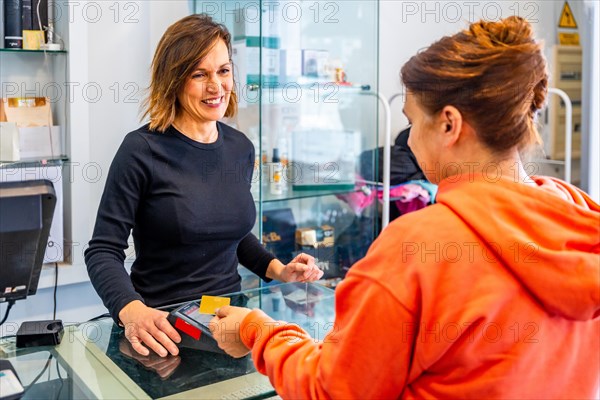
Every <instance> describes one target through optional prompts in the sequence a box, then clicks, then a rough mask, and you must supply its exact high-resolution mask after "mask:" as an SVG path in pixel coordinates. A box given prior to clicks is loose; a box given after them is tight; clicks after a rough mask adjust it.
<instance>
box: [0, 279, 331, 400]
mask: <svg viewBox="0 0 600 400" xmlns="http://www.w3.org/2000/svg"><path fill="white" fill-rule="evenodd" d="M224 296H231V297H236V298H240V297H243V298H244V299H245V306H246V307H249V308H259V309H261V310H263V311H264V312H265V313H266V314H268V315H269V316H271V317H272V318H274V319H275V320H280V321H286V322H287V323H290V324H296V325H298V326H299V327H301V328H303V329H304V330H306V331H307V332H308V333H309V334H310V335H311V337H313V338H314V339H315V340H324V339H325V337H326V335H327V333H329V332H330V331H332V329H333V327H334V324H333V323H334V320H335V295H334V291H333V290H331V289H328V288H325V287H323V286H321V285H316V284H310V283H309V284H307V283H285V284H279V285H271V286H269V287H268V288H262V289H252V290H247V291H242V292H238V293H233V294H230V295H224ZM171 308H172V307H171ZM17 329H18V326H16V324H14V323H7V324H6V325H3V326H2V329H1V332H0V333H1V334H2V335H3V337H2V339H0V359H6V360H8V361H10V362H11V364H12V366H13V367H14V369H15V371H16V373H17V375H18V376H19V378H20V380H21V384H22V385H23V386H24V387H25V394H24V395H23V397H22V398H23V399H24V400H25V399H40V398H46V399H50V398H51V399H160V398H168V399H243V398H252V399H257V398H263V399H264V398H272V397H273V396H276V393H275V390H274V389H273V387H272V386H271V385H270V383H269V379H268V377H266V376H264V375H261V374H260V373H258V372H257V371H256V369H255V368H254V364H253V361H252V359H251V355H248V356H245V357H242V358H239V359H234V358H232V357H230V356H228V355H225V354H222V353H212V352H207V351H202V350H198V349H194V348H184V347H181V348H180V352H179V354H178V355H177V356H172V355H169V356H167V357H164V358H163V357H159V356H158V355H156V354H155V353H154V352H151V353H150V354H149V355H148V356H142V355H140V354H137V353H136V352H135V351H134V350H133V348H132V347H131V345H130V344H129V342H128V341H127V339H126V338H125V337H124V331H123V329H122V328H120V327H118V326H116V325H115V324H114V322H113V320H112V319H110V318H103V319H100V320H97V321H88V322H83V323H80V324H76V325H68V326H66V327H65V332H64V335H63V336H62V341H61V343H60V344H59V345H57V346H38V347H25V348H19V347H17V346H16V339H15V337H14V334H15V333H16V332H17ZM11 333H12V334H13V335H9V336H4V335H6V334H11Z"/></svg>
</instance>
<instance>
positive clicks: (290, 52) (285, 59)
mask: <svg viewBox="0 0 600 400" xmlns="http://www.w3.org/2000/svg"><path fill="white" fill-rule="evenodd" d="M279 62H280V67H281V71H280V77H281V78H280V79H281V82H282V83H288V82H296V81H297V80H298V78H299V77H300V76H302V50H298V49H282V50H281V57H280V60H279Z"/></svg>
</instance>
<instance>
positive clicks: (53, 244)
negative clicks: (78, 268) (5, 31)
mask: <svg viewBox="0 0 600 400" xmlns="http://www.w3.org/2000/svg"><path fill="white" fill-rule="evenodd" d="M63 16H65V15H64V14H63ZM68 20H69V19H68V18H65V19H60V21H56V25H55V26H54V28H55V32H56V33H58V32H59V33H60V37H61V38H62V39H61V41H62V43H63V44H68V29H69V26H68ZM46 23H47V22H46ZM2 39H3V40H4V38H2ZM68 65H69V54H68V51H67V50H30V49H21V48H0V78H1V80H2V93H1V95H0V97H1V99H0V103H1V106H0V121H2V151H1V152H0V181H2V182H8V181H23V180H34V179H46V180H49V181H51V182H52V183H53V185H54V189H55V191H56V195H57V205H56V208H55V213H54V217H53V221H52V226H51V229H50V238H49V241H48V246H47V248H46V254H45V257H44V262H45V263H48V264H53V263H62V262H64V261H65V253H66V252H67V250H66V249H65V243H67V242H68V241H69V240H65V236H68V235H65V231H66V230H68V229H65V227H64V225H65V223H64V220H65V216H66V214H65V209H64V196H63V194H65V193H69V190H70V189H69V188H68V187H67V184H68V183H67V182H68V181H69V179H63V174H64V173H65V171H68V167H67V163H68V161H69V159H70V157H69V149H68V144H67V138H68V135H69V125H70V124H69V106H70V102H69V99H68V85H69V78H68V70H69V68H68Z"/></svg>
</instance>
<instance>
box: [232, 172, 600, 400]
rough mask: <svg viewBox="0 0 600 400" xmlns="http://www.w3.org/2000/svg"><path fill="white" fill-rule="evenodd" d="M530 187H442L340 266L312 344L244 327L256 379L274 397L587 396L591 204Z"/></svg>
mask: <svg viewBox="0 0 600 400" xmlns="http://www.w3.org/2000/svg"><path fill="white" fill-rule="evenodd" d="M535 181H536V183H537V184H538V187H533V186H527V185H523V184H517V183H514V182H510V181H505V180H500V181H496V182H490V181H487V180H485V179H482V178H474V177H473V176H470V177H462V178H459V179H458V180H456V181H453V180H452V179H446V180H444V181H443V182H441V184H440V186H439V193H438V197H437V203H436V204H435V205H433V206H430V207H427V208H425V209H423V210H420V211H418V212H414V213H411V214H407V215H405V216H403V217H401V218H399V219H397V220H395V221H394V222H393V223H391V224H390V225H389V226H388V228H386V229H385V230H384V231H383V233H382V234H381V235H380V236H379V238H378V239H377V240H376V241H375V242H374V243H373V245H372V246H371V248H370V249H369V252H368V254H367V256H366V257H365V258H364V259H363V260H361V261H359V262H358V263H356V264H355V265H354V266H353V267H352V268H351V269H350V271H349V273H348V275H347V277H346V279H345V280H344V281H343V282H342V283H341V284H340V285H339V286H338V289H337V291H336V322H335V328H334V329H333V331H332V332H331V333H330V335H329V336H327V337H326V338H325V340H324V341H323V342H322V343H315V342H314V341H313V340H312V339H310V337H309V336H308V334H307V333H306V332H304V331H302V330H300V329H299V328H297V329H295V328H293V327H291V326H290V325H285V324H283V323H282V324H280V325H279V327H278V328H277V329H272V326H271V327H265V329H262V330H260V334H259V333H258V331H257V330H256V329H250V328H253V327H256V326H260V325H256V324H264V323H269V322H272V320H271V319H270V318H269V317H268V316H266V315H265V314H264V313H263V312H261V311H259V310H254V311H252V312H251V313H250V314H249V315H248V316H247V317H246V318H245V319H244V321H243V323H242V326H241V329H242V332H245V333H248V332H252V333H251V334H246V335H242V337H243V340H244V343H245V344H246V345H247V346H248V347H250V348H252V355H253V359H254V362H255V364H256V367H257V369H258V370H259V371H260V372H261V373H264V374H267V375H268V376H269V378H270V380H271V383H272V384H273V386H274V387H275V389H276V390H277V392H278V393H279V394H280V395H281V396H282V397H283V398H285V399H296V398H312V399H315V398H319V399H321V398H323V399H324V398H333V399H366V398H372V399H387V398H390V399H392V398H409V399H410V398H438V399H439V398H478V399H483V398H499V399H550V398H568V399H588V398H594V397H596V396H598V390H599V382H600V317H599V316H600V207H599V206H598V205H597V204H595V203H594V202H593V201H592V200H590V198H589V197H588V196H587V195H585V194H584V193H583V192H581V191H580V190H578V189H577V188H574V187H573V186H570V185H568V184H566V183H564V182H561V181H559V180H556V179H552V178H535ZM249 324H252V325H249Z"/></svg>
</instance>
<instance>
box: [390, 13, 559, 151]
mask: <svg viewBox="0 0 600 400" xmlns="http://www.w3.org/2000/svg"><path fill="white" fill-rule="evenodd" d="M401 76H402V82H403V83H404V85H405V86H406V88H407V89H408V91H410V92H411V93H413V94H414V95H416V98H417V99H418V100H419V102H420V104H421V105H422V106H423V107H424V108H425V110H426V111H427V112H428V113H430V114H435V113H436V112H439V111H441V110H442V109H443V108H444V106H446V105H452V106H454V107H456V108H457V109H458V110H459V111H460V112H461V113H462V114H463V116H464V117H465V119H466V120H467V121H468V122H469V123H470V124H471V125H473V127H474V128H475V130H476V131H477V134H478V135H479V137H480V139H481V140H482V141H483V143H485V144H486V145H487V146H488V147H489V148H490V149H492V150H494V151H496V152H503V151H506V150H508V149H511V148H513V147H514V146H518V147H519V149H523V148H525V147H526V146H527V145H529V144H532V143H535V142H539V134H538V132H537V129H536V126H535V116H536V113H537V111H538V110H540V109H541V108H542V107H543V105H544V102H545V99H546V93H547V89H548V73H547V71H546V59H545V57H544V55H543V54H542V46H541V44H539V43H538V42H536V41H535V39H534V37H533V30H532V28H531V25H530V24H529V23H528V22H527V21H525V20H524V19H523V18H520V17H514V16H513V17H509V18H506V19H503V20H501V21H498V22H486V21H479V22H476V23H473V24H471V25H470V27H469V29H468V30H464V31H462V32H459V33H457V34H455V35H453V36H446V37H444V38H442V39H441V40H439V41H438V42H436V43H434V44H432V45H431V46H430V47H428V48H427V49H425V50H424V51H422V52H420V53H418V54H417V55H415V56H413V57H412V58H411V59H410V60H409V61H408V62H407V63H406V64H405V65H404V66H403V67H402V70H401Z"/></svg>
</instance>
